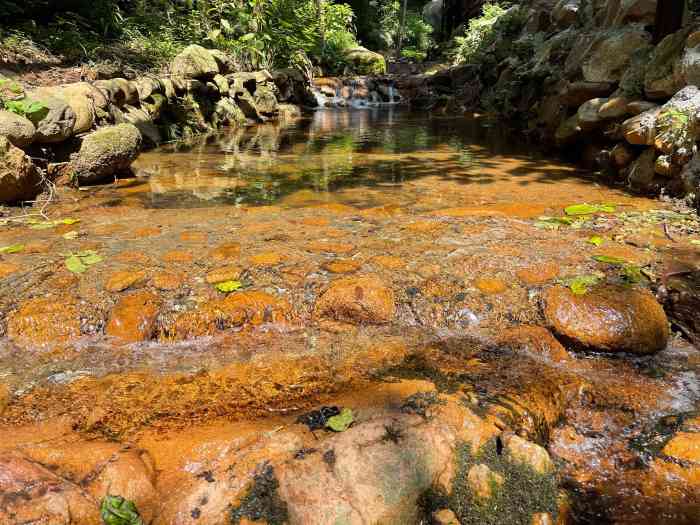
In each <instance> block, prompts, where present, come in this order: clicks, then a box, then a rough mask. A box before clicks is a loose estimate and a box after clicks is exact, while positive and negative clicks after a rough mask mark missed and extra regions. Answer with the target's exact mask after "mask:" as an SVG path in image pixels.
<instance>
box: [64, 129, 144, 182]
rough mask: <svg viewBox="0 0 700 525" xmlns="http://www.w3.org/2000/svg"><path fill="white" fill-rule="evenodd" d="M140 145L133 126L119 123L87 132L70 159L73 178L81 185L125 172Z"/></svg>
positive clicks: (137, 132)
mask: <svg viewBox="0 0 700 525" xmlns="http://www.w3.org/2000/svg"><path fill="white" fill-rule="evenodd" d="M141 144H142V138H141V133H140V132H139V130H138V128H136V126H134V125H133V124H119V125H117V126H110V127H106V128H102V129H99V130H97V131H94V132H92V133H90V134H89V135H88V136H87V137H85V139H84V140H83V143H82V145H81V146H80V151H78V153H75V154H73V155H72V156H71V163H72V167H73V173H74V175H75V177H76V178H77V179H78V181H79V182H81V183H88V184H89V183H96V182H100V181H103V180H105V179H108V178H109V177H112V176H114V175H116V174H118V173H119V172H123V171H125V170H128V169H129V168H130V166H131V163H132V162H133V161H134V160H135V159H136V157H137V155H138V153H139V151H140V149H141Z"/></svg>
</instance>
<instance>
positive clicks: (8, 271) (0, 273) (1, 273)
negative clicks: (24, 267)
mask: <svg viewBox="0 0 700 525" xmlns="http://www.w3.org/2000/svg"><path fill="white" fill-rule="evenodd" d="M17 270H19V266H17V265H16V264H12V263H8V262H3V261H0V279H4V278H5V277H7V276H8V275H12V274H13V273H15V272H17Z"/></svg>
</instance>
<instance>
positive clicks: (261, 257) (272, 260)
mask: <svg viewBox="0 0 700 525" xmlns="http://www.w3.org/2000/svg"><path fill="white" fill-rule="evenodd" d="M248 260H249V261H250V264H252V265H253V266H277V265H278V264H279V263H281V262H282V261H283V260H284V255H282V254H281V253H277V252H263V253H258V254H256V255H251V256H250V257H249V258H248Z"/></svg>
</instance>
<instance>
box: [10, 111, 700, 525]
mask: <svg viewBox="0 0 700 525" xmlns="http://www.w3.org/2000/svg"><path fill="white" fill-rule="evenodd" d="M583 202H588V203H614V205H615V207H616V211H617V212H618V214H615V215H612V214H610V215H606V216H600V217H597V218H593V219H591V220H590V221H588V222H583V223H580V224H576V225H574V226H573V227H570V226H566V225H562V224H559V225H556V226H552V222H551V221H550V222H548V221H546V220H542V219H541V217H543V216H547V217H553V216H554V217H558V216H561V215H562V213H563V212H562V210H563V208H564V207H566V206H568V205H571V204H575V203H583ZM669 209H670V205H669V204H664V203H661V202H659V201H655V200H651V199H647V198H643V197H638V196H634V195H631V194H629V193H627V192H626V191H624V189H622V187H618V186H615V185H614V184H613V185H611V184H609V183H608V182H607V181H606V180H605V179H604V178H602V177H597V176H596V175H594V174H592V173H590V172H588V171H585V170H581V169H579V168H577V167H575V166H574V165H573V164H569V163H567V162H565V161H562V160H560V159H554V158H551V157H547V156H544V155H540V154H539V153H537V147H536V145H532V144H529V143H527V142H526V141H525V140H523V138H522V137H521V136H518V135H513V134H510V133H508V132H507V131H506V130H505V129H503V127H502V126H501V125H500V124H498V123H493V122H489V121H487V120H484V119H481V118H478V117H476V116H475V117H469V118H465V117H463V116H459V117H451V116H445V115H442V116H437V115H429V114H416V113H411V112H407V111H405V110H402V109H400V108H398V107H389V108H386V107H385V108H381V109H380V108H370V109H361V110H360V109H352V110H335V109H334V110H330V109H328V110H320V111H318V112H316V113H314V114H313V115H312V116H309V117H306V118H303V119H300V120H296V121H293V122H282V123H269V124H264V125H260V126H257V127H254V128H248V129H241V130H232V131H225V132H222V133H220V134H216V135H211V136H208V137H203V138H201V139H196V140H193V141H191V142H189V143H178V144H172V145H166V146H163V147H161V148H159V149H157V150H154V151H151V152H147V153H144V154H143V155H142V156H141V157H140V158H139V159H138V161H137V163H136V164H135V176H134V177H133V178H129V179H122V180H118V181H115V183H114V184H110V185H106V186H99V187H91V188H83V189H81V191H80V192H67V193H66V194H64V195H61V200H60V201H59V202H58V203H57V204H55V205H54V206H53V207H52V208H51V210H50V213H51V218H52V219H64V218H70V219H79V222H74V221H72V220H69V221H66V222H65V223H56V224H49V225H47V226H46V227H41V228H39V229H37V227H36V225H29V224H23V223H13V224H11V225H10V226H9V227H6V228H4V229H3V230H2V231H0V245H10V244H13V243H17V242H23V243H25V244H26V246H25V249H24V250H23V251H22V252H20V253H16V254H8V255H3V256H2V260H0V277H1V279H0V291H1V292H2V294H1V295H2V298H1V299H0V313H2V315H3V317H4V323H3V327H4V328H3V329H4V338H3V339H2V341H1V342H0V381H2V382H3V383H4V384H5V385H6V386H7V387H8V388H9V391H10V392H11V394H12V396H13V398H12V402H11V403H10V404H9V406H8V408H7V409H6V411H5V413H4V415H3V416H2V417H3V418H4V422H5V424H6V425H8V428H12V427H13V425H17V426H18V428H19V426H21V425H32V424H36V423H35V422H36V421H52V420H59V419H60V418H61V417H64V416H65V415H66V414H70V415H71V417H72V418H73V419H72V421H73V423H72V424H73V427H74V428H79V429H82V430H81V431H84V432H88V433H89V432H95V431H97V432H100V433H102V434H103V435H107V436H114V437H121V438H125V437H128V438H133V437H134V436H142V437H141V439H142V444H143V443H147V442H148V440H149V439H151V438H150V437H148V435H149V434H148V433H149V432H150V431H151V430H152V429H161V430H162V429H165V430H162V431H163V432H166V431H167V432H174V433H175V434H174V435H175V436H177V435H180V434H177V432H181V431H182V429H183V428H185V429H186V428H187V427H188V426H192V427H193V428H194V427H196V426H197V425H202V424H204V423H207V424H209V423H211V421H212V420H213V419H216V418H224V419H225V420H227V421H231V420H233V421H246V420H250V419H251V418H259V417H261V416H266V417H268V418H271V417H273V416H274V418H276V417H277V416H278V415H279V414H288V413H291V414H295V413H297V412H298V411H300V410H302V409H305V408H310V407H313V406H316V405H317V404H318V403H320V402H321V401H324V400H325V401H329V400H333V399H337V396H340V395H341V394H342V395H344V396H346V397H347V398H348V399H350V400H351V401H350V402H352V403H355V404H356V405H371V404H372V403H373V401H374V400H373V399H372V394H371V393H372V392H374V390H372V388H376V385H377V384H379V385H381V384H382V381H383V380H384V379H383V378H386V377H387V375H388V376H391V377H400V378H404V379H407V380H421V381H422V380H429V381H432V382H434V383H435V384H436V385H438V386H439V387H441V388H445V389H448V390H450V391H455V390H457V391H460V392H462V393H464V394H465V395H470V396H476V398H478V399H484V400H490V401H494V400H495V401H497V402H498V403H500V404H501V405H503V406H509V407H511V408H512V407H513V406H514V405H515V406H517V407H519V408H518V409H517V410H515V412H517V413H518V414H520V416H522V417H521V418H520V420H519V423H518V424H519V425H520V430H521V431H522V432H524V433H526V434H527V435H528V436H529V437H531V438H532V439H536V440H538V441H540V442H541V443H543V444H546V445H548V446H549V448H550V450H551V451H552V452H553V454H554V455H555V457H557V458H559V459H560V461H561V462H560V472H561V483H562V485H563V486H565V487H567V488H568V489H570V490H571V492H572V494H575V495H576V498H575V505H574V506H575V511H576V515H577V516H578V520H579V521H580V522H581V523H608V522H610V523H697V522H698V521H697V516H698V515H700V514H696V511H697V510H698V509H699V507H698V506H697V501H696V500H695V499H693V498H694V497H696V496H692V495H691V494H697V493H696V492H693V491H696V490H697V486H695V488H692V484H691V481H690V480H689V478H687V477H683V476H685V475H686V474H685V473H678V472H676V471H674V468H676V467H678V465H676V464H675V463H673V462H671V463H666V462H664V461H663V458H661V459H659V457H658V451H659V449H660V448H661V447H662V446H663V444H664V443H665V442H666V441H668V439H669V438H670V436H671V435H672V434H673V433H674V432H677V431H679V429H682V430H683V431H685V432H689V433H693V432H697V431H698V427H699V426H700V423H698V409H699V408H700V405H699V404H698V401H699V399H700V383H699V382H698V376H697V373H698V369H699V366H700V358H699V356H698V351H697V350H696V349H694V348H693V347H691V346H689V345H688V344H687V343H685V342H684V341H683V340H681V339H680V338H675V339H673V340H672V342H671V343H670V345H669V347H668V348H667V349H666V350H664V351H663V352H662V353H660V354H658V355H656V356H653V357H644V358H632V357H629V356H613V357H610V356H604V355H595V354H574V353H572V354H570V359H567V360H566V361H563V362H562V361H560V360H552V359H550V358H548V357H546V356H545V357H543V356H542V355H539V354H536V353H534V354H533V353H528V352H527V351H523V352H515V351H512V350H504V349H503V348H504V346H503V345H502V344H501V342H502V340H503V336H504V334H510V333H517V330H518V328H517V327H518V326H519V325H522V324H536V325H543V324H544V320H543V318H542V313H541V293H542V290H543V289H544V288H545V287H547V286H548V285H551V284H552V283H554V282H555V281H556V280H557V279H563V278H566V277H571V276H576V275H581V274H587V273H591V272H594V271H601V272H608V273H610V272H613V269H611V268H608V267H606V266H605V265H601V264H600V263H598V262H595V261H593V260H592V259H591V256H592V255H608V256H615V257H622V258H624V259H626V260H628V261H630V262H633V263H635V264H637V265H640V266H644V267H645V268H647V269H648V270H649V272H650V273H653V272H657V273H659V272H661V268H663V267H664V265H665V264H667V263H668V261H671V260H673V261H676V262H677V261H683V260H693V259H694V258H697V256H698V248H697V246H696V245H694V244H691V243H690V238H689V237H688V236H687V235H685V236H684V232H681V231H679V232H676V233H675V234H674V235H675V236H674V237H673V238H669V236H668V235H667V233H668V232H667V231H666V232H665V231H664V225H663V221H662V220H659V217H662V218H663V217H665V216H666V215H664V213H670V212H669V211H668V210H669ZM619 212H622V215H620V214H619ZM73 232H75V233H73ZM685 233H687V232H685ZM593 234H599V235H603V236H605V238H606V239H607V240H606V242H604V243H603V244H602V245H600V246H597V245H593V244H591V243H590V242H589V239H590V238H591V236H592V235H593ZM28 238H29V239H30V241H27V239H28ZM86 250H94V252H95V253H97V254H98V255H99V256H100V257H101V258H102V261H100V262H97V263H95V264H94V265H89V266H88V268H87V271H85V272H84V273H80V274H74V273H71V272H68V271H67V270H66V269H65V267H64V261H65V259H66V258H67V257H68V256H69V255H70V254H81V253H85V251H86ZM215 272H219V275H221V276H222V277H220V278H218V279H217V278H216V277H215V276H212V274H213V273H215ZM339 278H343V279H347V280H348V281H347V282H349V283H353V282H355V281H353V280H358V281H357V282H359V283H361V284H362V286H363V287H364V288H365V289H369V290H371V292H370V293H371V294H374V295H372V297H374V298H376V302H375V303H373V304H374V306H372V307H371V308H370V311H364V312H362V311H361V312H356V311H350V312H349V313H348V312H347V311H344V310H342V308H340V310H338V309H337V308H336V307H334V306H333V305H331V307H329V309H328V310H324V309H323V308H320V307H319V306H318V304H317V302H318V297H319V296H320V295H321V294H322V292H323V291H324V290H325V289H326V288H327V287H328V286H329V283H330V282H332V281H334V280H336V279H339ZM363 279H365V280H363ZM222 280H223V281H238V282H240V283H241V284H242V285H243V286H244V289H243V290H242V291H238V292H234V293H233V294H232V295H231V296H229V299H226V300H227V301H229V300H230V298H231V297H234V296H236V294H239V295H238V297H241V298H245V299H240V301H242V304H240V305H238V306H237V308H238V309H237V310H235V314H236V315H238V314H241V315H240V316H239V317H240V319H239V318H235V319H233V318H232V317H230V316H229V317H228V318H226V319H224V318H222V317H221V315H220V311H221V309H222V308H224V307H223V306H222V304H223V303H222V302H221V301H222V297H224V294H223V293H222V292H220V291H218V290H217V289H216V287H215V286H214V285H215V284H216V283H217V282H220V281H222ZM374 288H377V289H378V291H377V290H374ZM357 289H358V288H357V287H356V288H355V290H357ZM359 289H360V292H362V289H361V288H359ZM386 290H389V292H387V291H386ZM355 293H356V294H357V293H359V292H357V291H355ZM365 293H366V292H365ZM129 297H131V298H132V299H128V298H129ZM356 299H357V300H362V297H359V298H358V297H356ZM130 300H131V302H129V301H130ZM373 300H374V299H373ZM392 302H393V305H392V304H391V303H392ZM227 304H228V303H227ZM334 308H335V309H334ZM338 311H340V312H341V313H340V314H339V315H336V316H334V315H330V314H329V312H330V313H333V312H335V313H338ZM236 315H233V317H236ZM514 331H515V332H514ZM105 333H106V334H107V335H105ZM366 381H369V382H370V384H372V385H374V386H373V387H371V388H370V387H368V386H367V385H368V383H367V382H366ZM363 392H364V394H363ZM334 396H335V397H334ZM348 396H349V397H348ZM377 396H379V394H377ZM377 399H379V397H377ZM505 400H508V401H507V402H506V401H505ZM377 402H378V401H377ZM274 418H273V419H274ZM263 421H267V420H263ZM270 421H272V420H270ZM278 422H279V421H278V420H277V419H274V423H270V425H273V424H274V425H276V424H277V423H278ZM240 424H241V425H242V424H243V423H240ZM261 424H263V425H264V424H265V423H261ZM43 425H48V423H43ZM38 428H39V429H40V428H42V424H41V423H40V424H38ZM39 432H40V430H39ZM143 436H146V437H143ZM14 439H16V440H20V443H21V438H14ZM173 439H174V440H177V439H178V438H173ZM183 439H185V438H183ZM144 446H145V445H144ZM681 463H682V462H681ZM681 466H683V465H681ZM686 466H687V465H686ZM650 472H651V474H650ZM694 475H696V476H697V475H698V474H697V473H696V474H694ZM671 478H673V479H674V480H676V481H678V480H679V479H680V481H679V482H678V483H676V482H675V481H674V483H675V484H673V488H672V489H671V488H668V486H667V485H666V482H667V481H668V480H669V479H671ZM697 481H698V480H696V482H697ZM669 486H670V485H669ZM679 487H680V488H679ZM666 489H668V490H666Z"/></svg>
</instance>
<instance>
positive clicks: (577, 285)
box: [564, 274, 600, 295]
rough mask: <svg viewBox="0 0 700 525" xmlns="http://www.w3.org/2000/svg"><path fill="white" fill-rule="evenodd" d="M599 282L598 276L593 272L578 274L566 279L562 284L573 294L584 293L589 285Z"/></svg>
mask: <svg viewBox="0 0 700 525" xmlns="http://www.w3.org/2000/svg"><path fill="white" fill-rule="evenodd" d="M599 282H600V277H599V276H597V275H595V274H589V275H578V276H576V277H572V278H571V279H567V280H565V281H564V284H566V286H568V287H569V289H570V290H571V292H572V293H573V294H574V295H584V294H586V293H587V292H588V289H589V288H590V287H591V286H595V285H596V284H598V283H599Z"/></svg>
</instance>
